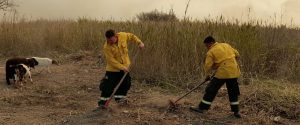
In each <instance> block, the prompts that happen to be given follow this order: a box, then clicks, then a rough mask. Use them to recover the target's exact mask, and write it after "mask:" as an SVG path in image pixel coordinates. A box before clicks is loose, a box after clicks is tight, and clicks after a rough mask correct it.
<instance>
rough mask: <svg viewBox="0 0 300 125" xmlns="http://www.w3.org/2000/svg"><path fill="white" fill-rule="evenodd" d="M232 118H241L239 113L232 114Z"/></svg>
mask: <svg viewBox="0 0 300 125" xmlns="http://www.w3.org/2000/svg"><path fill="white" fill-rule="evenodd" d="M233 116H234V117H236V118H242V116H241V114H240V113H239V112H234V113H233Z"/></svg>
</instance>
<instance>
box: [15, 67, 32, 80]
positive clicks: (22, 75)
mask: <svg viewBox="0 0 300 125" xmlns="http://www.w3.org/2000/svg"><path fill="white" fill-rule="evenodd" d="M15 72H16V74H15V81H16V82H17V83H21V84H22V82H23V81H24V82H27V79H30V82H31V83H33V81H32V78H31V72H30V69H29V67H28V66H26V65H25V64H18V65H17V66H16V67H15Z"/></svg>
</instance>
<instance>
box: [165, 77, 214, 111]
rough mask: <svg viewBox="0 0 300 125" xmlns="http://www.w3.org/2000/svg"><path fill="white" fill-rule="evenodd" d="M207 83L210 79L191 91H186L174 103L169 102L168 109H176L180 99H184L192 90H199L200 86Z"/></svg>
mask: <svg viewBox="0 0 300 125" xmlns="http://www.w3.org/2000/svg"><path fill="white" fill-rule="evenodd" d="M207 81H210V79H206V80H204V81H203V82H202V83H200V84H199V85H197V86H196V87H194V88H193V89H191V90H190V91H188V92H187V93H185V94H184V95H182V96H181V97H179V98H178V99H177V100H175V101H172V100H169V107H170V108H172V109H174V108H176V107H178V104H177V102H179V101H180V100H181V99H183V98H184V97H186V96H187V95H189V94H190V93H192V92H193V91H194V90H196V89H197V88H199V87H200V86H201V85H203V84H204V83H206V82H207Z"/></svg>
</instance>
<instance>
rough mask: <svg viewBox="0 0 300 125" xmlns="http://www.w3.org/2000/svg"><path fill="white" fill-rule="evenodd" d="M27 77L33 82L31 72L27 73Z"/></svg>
mask: <svg viewBox="0 0 300 125" xmlns="http://www.w3.org/2000/svg"><path fill="white" fill-rule="evenodd" d="M28 78H29V79H30V82H31V83H33V81H32V78H31V73H28Z"/></svg>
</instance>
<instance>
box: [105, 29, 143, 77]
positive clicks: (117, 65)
mask: <svg viewBox="0 0 300 125" xmlns="http://www.w3.org/2000/svg"><path fill="white" fill-rule="evenodd" d="M117 37H118V42H117V43H116V44H112V45H110V44H107V42H105V44H104V47H103V53H104V55H105V58H106V71H110V72H119V71H120V70H122V69H124V68H125V67H127V68H128V67H129V65H130V59H129V55H128V47H127V43H128V41H132V42H134V43H137V44H140V43H142V41H141V40H140V39H139V38H138V37H137V36H135V35H134V34H132V33H125V32H119V33H117Z"/></svg>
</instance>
